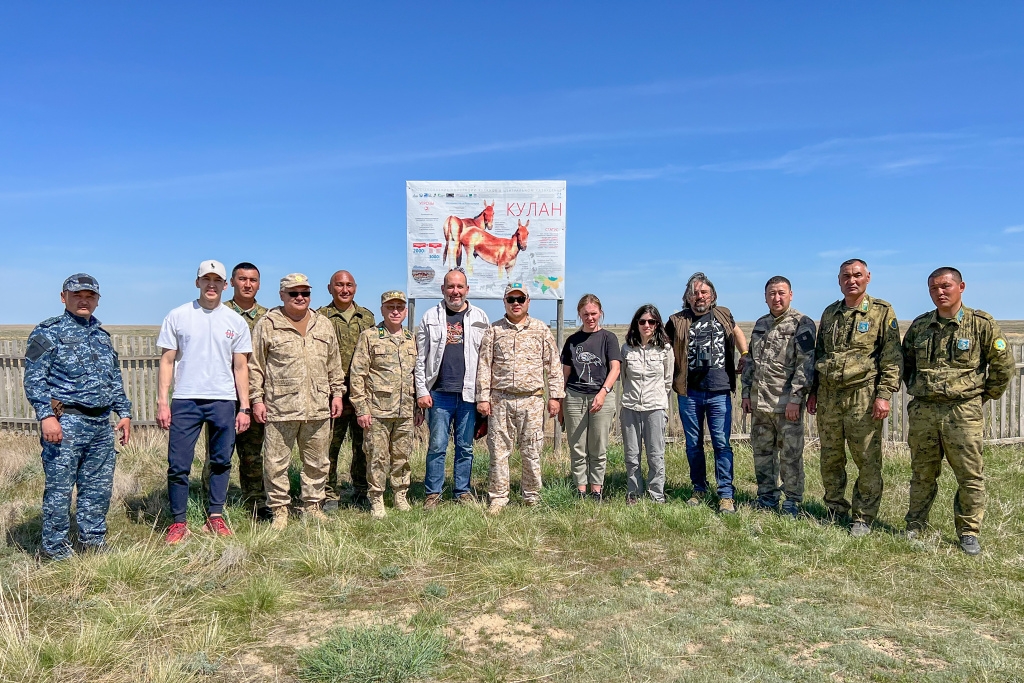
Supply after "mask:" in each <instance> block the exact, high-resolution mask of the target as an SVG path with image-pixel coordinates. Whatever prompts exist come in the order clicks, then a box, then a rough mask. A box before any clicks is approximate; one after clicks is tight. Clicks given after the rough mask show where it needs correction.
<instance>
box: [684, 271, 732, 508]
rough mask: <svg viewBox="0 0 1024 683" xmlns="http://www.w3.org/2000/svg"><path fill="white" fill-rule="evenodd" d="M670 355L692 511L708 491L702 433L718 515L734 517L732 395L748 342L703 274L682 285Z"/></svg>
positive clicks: (689, 501) (695, 274)
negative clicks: (711, 460) (711, 459)
mask: <svg viewBox="0 0 1024 683" xmlns="http://www.w3.org/2000/svg"><path fill="white" fill-rule="evenodd" d="M665 331H666V332H667V333H668V336H669V339H670V340H671V342H672V349H673V352H674V353H675V370H674V371H673V374H674V375H675V376H674V377H673V380H672V387H673V388H674V389H675V391H676V394H678V396H679V417H680V418H682V421H683V430H684V432H685V434H686V459H687V460H688V461H689V463H690V481H691V482H692V484H693V495H692V496H691V497H690V499H689V500H688V501H686V502H687V504H688V505H691V506H693V507H696V506H699V505H701V504H702V503H703V502H704V498H705V496H706V495H707V490H708V477H707V466H706V464H705V460H704V428H705V425H706V426H707V429H708V430H709V431H710V433H711V445H712V447H713V448H714V451H715V481H716V482H717V485H718V511H719V512H720V513H722V514H733V513H735V512H736V505H735V503H734V502H733V495H734V489H733V485H732V478H733V464H732V459H733V454H732V446H731V445H730V444H729V437H730V435H731V433H732V393H733V392H734V391H736V372H737V357H739V358H740V360H739V370H742V369H743V362H744V361H743V356H744V355H745V354H746V353H747V339H746V337H745V336H744V335H743V331H742V330H740V328H739V327H738V326H737V325H736V321H735V320H733V317H732V313H731V312H730V311H729V309H728V308H725V307H724V306H719V305H718V293H717V292H716V291H715V286H714V284H712V283H711V280H709V279H708V277H707V276H706V275H704V273H694V274H693V275H692V276H691V277H690V280H689V281H688V282H687V283H686V293H685V295H684V296H683V310H682V311H680V312H679V313H676V314H675V315H673V316H672V317H670V318H669V319H668V324H666V325H665Z"/></svg>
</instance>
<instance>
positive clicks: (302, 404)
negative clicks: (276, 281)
mask: <svg viewBox="0 0 1024 683" xmlns="http://www.w3.org/2000/svg"><path fill="white" fill-rule="evenodd" d="M310 294H311V291H310V284H309V280H308V279H307V278H306V276H305V275H302V274H301V273H292V274H291V275H286V276H285V277H283V278H282V279H281V302H282V305H281V306H278V307H277V308H274V309H271V310H270V311H269V312H268V313H267V314H266V315H265V316H263V317H262V318H260V320H259V322H257V323H256V326H255V327H254V328H253V344H252V347H253V348H252V356H251V357H250V358H249V394H250V397H251V400H252V402H253V408H252V412H253V417H254V418H256V421H257V422H260V423H266V425H267V428H266V437H265V440H264V444H263V484H264V487H265V488H266V491H267V507H269V508H270V509H271V510H272V511H273V515H274V522H273V524H272V528H273V529H275V530H280V529H284V528H285V527H286V526H287V525H288V505H289V504H290V503H291V496H290V495H289V493H288V489H289V482H288V465H289V464H290V463H291V459H292V447H293V446H294V445H295V443H296V441H297V442H298V444H299V454H300V455H301V457H302V477H301V479H302V493H301V497H302V503H303V506H304V512H305V514H306V515H308V516H309V517H311V518H313V519H317V520H325V519H326V518H327V517H326V515H324V513H323V510H322V509H321V508H322V506H323V501H324V485H325V483H326V481H327V469H328V465H329V463H328V460H327V448H328V446H329V445H330V443H331V422H330V419H329V418H334V417H338V416H339V415H340V414H341V410H342V404H341V397H342V394H344V393H345V373H344V371H343V370H342V369H341V357H340V355H339V353H338V339H337V337H335V335H334V328H333V327H332V326H331V323H330V321H329V320H328V319H327V318H325V317H324V316H322V315H319V314H318V313H316V312H315V311H312V310H310V308H309V297H310ZM332 397H333V398H332Z"/></svg>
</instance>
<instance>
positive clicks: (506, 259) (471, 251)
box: [455, 221, 530, 277]
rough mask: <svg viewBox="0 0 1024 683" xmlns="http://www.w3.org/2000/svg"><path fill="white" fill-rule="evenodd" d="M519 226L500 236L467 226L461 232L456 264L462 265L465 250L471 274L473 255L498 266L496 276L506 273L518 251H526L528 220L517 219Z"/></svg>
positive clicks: (512, 264) (510, 269)
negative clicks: (509, 234)
mask: <svg viewBox="0 0 1024 683" xmlns="http://www.w3.org/2000/svg"><path fill="white" fill-rule="evenodd" d="M517 223H518V224H519V227H518V228H516V231H515V232H514V233H512V236H511V237H506V238H501V237H495V236H494V235H492V234H490V233H488V232H484V231H483V230H481V229H480V228H469V229H467V230H466V231H465V232H463V233H462V239H461V240H460V241H459V248H458V252H457V253H456V255H455V261H456V264H457V265H460V266H461V265H462V253H463V251H465V252H466V255H467V259H468V261H469V263H468V264H467V271H468V274H469V275H472V274H473V257H474V256H479V257H480V258H482V259H483V260H484V261H487V263H493V264H494V265H496V266H498V277H504V276H505V275H508V274H509V273H510V272H511V271H512V269H513V268H515V267H516V257H518V256H519V252H520V251H526V238H527V237H529V236H530V233H529V231H528V230H527V229H526V226H528V225H529V224H530V221H526V222H525V223H523V222H522V221H517Z"/></svg>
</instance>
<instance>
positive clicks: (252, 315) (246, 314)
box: [224, 299, 267, 335]
mask: <svg viewBox="0 0 1024 683" xmlns="http://www.w3.org/2000/svg"><path fill="white" fill-rule="evenodd" d="M224 305H225V306H227V307H228V308H230V309H231V310H232V311H234V312H235V313H237V314H238V315H240V316H242V320H244V321H245V322H246V324H248V325H249V334H250V335H252V329H253V327H255V326H256V323H257V322H258V321H259V319H260V318H262V317H263V316H265V315H266V314H267V309H266V308H264V307H263V306H260V305H259V303H254V304H253V306H252V308H250V309H249V310H248V311H247V310H245V309H243V308H242V307H241V306H239V305H238V304H236V303H235V300H234V299H228V300H227V301H225V302H224Z"/></svg>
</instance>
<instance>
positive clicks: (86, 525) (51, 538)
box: [25, 273, 132, 560]
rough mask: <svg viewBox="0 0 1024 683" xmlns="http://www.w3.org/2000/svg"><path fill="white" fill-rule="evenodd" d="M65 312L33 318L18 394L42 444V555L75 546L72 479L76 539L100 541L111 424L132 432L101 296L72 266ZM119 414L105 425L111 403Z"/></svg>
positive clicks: (110, 466) (90, 545) (110, 474)
mask: <svg viewBox="0 0 1024 683" xmlns="http://www.w3.org/2000/svg"><path fill="white" fill-rule="evenodd" d="M60 298H61V301H63V302H64V307H65V310H64V314H63V315H61V316H57V317H55V318H48V319H47V320H44V321H43V322H42V323H40V324H39V325H38V326H37V327H36V328H35V329H34V330H32V334H31V335H29V338H28V346H27V349H26V351H25V394H26V396H27V397H28V400H29V403H31V404H32V408H33V409H34V410H35V411H36V419H38V420H39V423H40V430H41V431H42V438H41V439H40V442H41V443H42V446H43V452H42V458H43V477H44V484H43V541H42V555H44V556H46V557H48V558H50V559H53V560H65V559H67V558H69V557H71V556H72V555H73V554H74V551H73V550H72V546H71V543H70V541H69V540H68V532H69V530H70V527H71V521H70V515H71V489H72V488H74V487H76V486H77V487H78V498H77V507H78V509H77V511H76V513H75V520H76V521H77V522H78V541H79V543H80V544H81V547H82V549H84V550H93V549H102V548H103V547H104V538H105V536H106V533H107V510H108V509H109V507H110V494H111V490H112V488H113V484H114V464H115V461H116V458H117V455H116V452H115V451H114V431H118V432H120V443H121V444H122V445H124V444H126V443H128V438H129V436H130V434H131V412H132V404H131V402H130V401H129V400H128V397H127V396H126V395H125V393H124V385H123V384H122V381H121V364H120V362H119V361H118V358H117V352H116V351H115V350H114V347H113V346H112V345H111V343H110V335H109V334H108V333H107V331H106V330H104V329H103V328H102V327H100V321H99V320H97V319H96V318H95V317H93V311H95V310H96V306H98V305H99V302H100V285H99V283H98V282H96V280H95V278H93V277H91V276H89V275H86V274H85V273H77V274H75V275H72V276H71V277H69V278H68V279H67V280H65V281H64V286H63V288H62V291H61V295H60ZM111 410H113V411H114V412H116V413H117V415H118V417H119V418H120V419H119V420H118V423H117V427H116V428H115V429H114V430H112V429H111V428H110V411H111Z"/></svg>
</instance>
